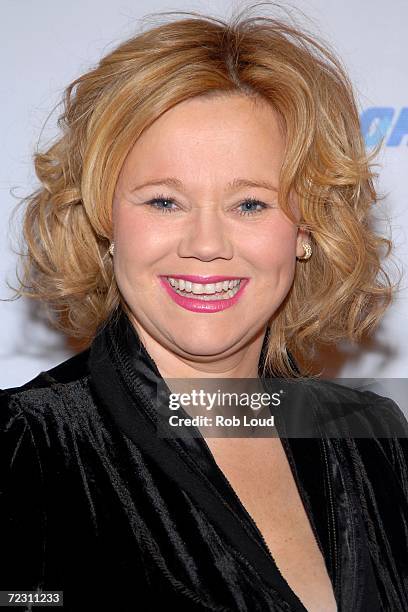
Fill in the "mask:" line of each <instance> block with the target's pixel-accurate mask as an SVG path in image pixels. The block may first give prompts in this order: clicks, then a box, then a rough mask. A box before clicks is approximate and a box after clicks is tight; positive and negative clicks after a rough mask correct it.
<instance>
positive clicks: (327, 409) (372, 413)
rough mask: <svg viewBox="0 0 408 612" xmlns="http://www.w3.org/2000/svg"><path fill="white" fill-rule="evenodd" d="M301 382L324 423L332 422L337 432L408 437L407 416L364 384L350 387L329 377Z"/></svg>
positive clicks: (391, 402)
mask: <svg viewBox="0 0 408 612" xmlns="http://www.w3.org/2000/svg"><path fill="white" fill-rule="evenodd" d="M300 385H301V387H302V388H303V391H304V392H305V393H306V397H307V398H308V399H309V401H312V402H313V403H314V407H316V408H317V411H318V416H319V418H320V419H321V422H322V424H323V426H324V425H326V424H327V425H329V422H330V425H331V427H332V428H333V429H332V431H333V432H334V433H340V434H344V435H346V433H347V432H348V433H349V434H350V436H351V437H355V438H357V437H367V438H391V437H402V438H408V421H407V418H406V416H405V414H404V412H403V410H402V409H401V408H400V406H399V405H398V404H397V403H396V402H395V401H394V400H393V399H392V398H390V397H386V396H385V395H381V394H380V393H377V392H375V391H373V390H370V389H367V388H364V385H361V386H348V385H347V384H346V383H344V384H343V383H340V382H337V381H333V380H327V379H312V378H310V379H307V378H304V379H301V380H300ZM375 386H376V385H374V387H375ZM378 387H379V388H380V385H378ZM330 431H331V430H328V432H330Z"/></svg>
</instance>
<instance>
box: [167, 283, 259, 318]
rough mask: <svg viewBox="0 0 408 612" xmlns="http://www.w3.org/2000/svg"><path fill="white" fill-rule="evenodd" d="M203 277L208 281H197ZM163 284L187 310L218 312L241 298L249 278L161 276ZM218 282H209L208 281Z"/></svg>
mask: <svg viewBox="0 0 408 612" xmlns="http://www.w3.org/2000/svg"><path fill="white" fill-rule="evenodd" d="M198 278H203V279H204V280H206V281H207V282H197V279H198ZM159 279H160V282H161V285H162V286H163V287H164V289H166V291H167V293H168V295H169V296H170V297H171V298H172V300H173V301H174V302H175V303H176V304H178V305H179V306H181V307H182V308H185V309H187V310H192V311H195V312H218V311H220V310H225V309H226V308H231V306H233V305H234V304H236V303H237V302H238V300H239V299H240V297H241V295H242V293H243V289H244V287H245V286H246V285H247V284H248V282H249V279H248V278H236V277H231V278H227V277H219V276H217V277H207V278H205V277H196V276H190V277H186V276H185V277H179V276H177V277H172V276H161V277H159ZM210 280H212V281H217V282H208V281H210Z"/></svg>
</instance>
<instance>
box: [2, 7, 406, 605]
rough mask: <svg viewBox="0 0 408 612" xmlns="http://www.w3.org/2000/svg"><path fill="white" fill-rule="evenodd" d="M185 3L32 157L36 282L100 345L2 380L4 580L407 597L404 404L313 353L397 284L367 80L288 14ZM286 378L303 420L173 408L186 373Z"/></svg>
mask: <svg viewBox="0 0 408 612" xmlns="http://www.w3.org/2000/svg"><path fill="white" fill-rule="evenodd" d="M192 15H193V16H192V17H190V18H186V19H181V20H177V21H172V22H169V23H167V24H162V25H159V26H156V27H153V28H151V29H150V30H146V31H144V32H143V33H140V34H138V35H137V36H135V37H134V38H132V39H130V40H128V41H126V42H125V43H123V44H122V45H120V46H119V47H118V48H117V49H115V50H114V51H112V52H111V53H110V54H109V55H107V56H106V57H104V58H103V59H102V60H101V61H100V63H99V65H98V66H97V67H96V68H95V69H94V70H92V71H90V72H88V73H87V74H84V75H83V76H81V77H80V78H78V79H77V80H76V81H74V82H73V83H72V84H71V85H70V86H69V87H68V89H67V91H66V97H65V111H64V113H63V115H62V117H61V119H60V122H59V123H60V126H61V127H62V129H63V134H62V135H61V137H60V138H59V139H58V140H57V141H56V142H55V143H54V144H53V146H51V148H50V149H49V150H48V151H46V152H44V153H37V154H36V155H35V167H36V172H37V175H38V177H39V179H40V181H41V183H42V187H41V188H40V189H39V190H38V191H36V192H35V193H34V194H32V196H31V197H29V198H28V203H27V204H28V205H27V210H26V213H25V220H24V237H25V241H26V244H27V257H26V259H25V270H24V276H23V279H22V283H21V287H20V288H19V289H18V293H19V295H29V296H30V297H33V298H37V299H40V300H42V301H43V303H45V304H47V305H48V306H49V308H50V311H51V312H52V313H54V318H53V321H54V323H55V325H56V326H58V327H59V328H60V329H62V330H63V331H64V332H66V333H67V334H68V335H70V336H72V337H77V338H79V339H80V340H81V341H82V342H83V343H84V346H83V347H82V348H83V350H82V351H81V352H79V353H78V354H77V355H76V356H74V357H72V358H71V359H69V360H67V361H66V362H64V363H62V364H60V365H58V366H56V367H55V368H53V369H51V370H49V371H47V372H42V373H40V374H39V375H38V376H37V377H36V378H35V379H34V380H32V381H30V382H28V383H26V384H25V385H23V386H22V387H19V388H14V389H7V390H4V391H3V392H2V402H3V405H2V407H1V412H0V414H1V423H2V426H1V431H2V436H1V453H2V464H1V465H2V482H1V490H2V500H3V501H2V505H1V513H2V516H1V523H0V524H1V527H2V534H1V535H2V570H1V573H0V576H1V583H2V584H1V585H0V586H1V588H2V589H8V590H10V589H15V590H29V591H30V590H31V591H36V592H37V597H39V596H40V594H41V592H42V591H63V603H64V609H65V610H102V609H103V610H104V609H106V610H115V611H117V610H156V609H162V607H163V606H164V605H174V606H177V609H179V610H188V611H190V610H234V611H235V610H250V611H254V610H262V611H263V610H274V611H275V610H276V611H283V610H285V611H289V610H290V611H304V610H309V611H312V612H323V611H325V612H332V611H334V610H339V611H343V610H344V611H347V612H348V611H350V610H353V611H357V610H358V611H360V610H367V611H368V610H369V611H370V612H372V611H376V610H393V611H403V610H406V609H408V592H407V591H408V589H407V587H408V542H407V533H408V479H407V453H408V447H407V443H406V439H405V437H403V436H406V431H407V430H406V428H405V426H406V422H405V419H404V417H403V416H402V413H401V412H400V411H399V409H398V407H397V406H396V404H395V403H394V402H392V401H391V400H389V399H387V398H383V397H381V396H379V395H376V394H375V393H372V392H369V391H361V390H360V391H358V390H353V389H348V388H346V387H343V386H341V385H338V384H335V383H330V382H328V381H322V380H319V378H318V376H316V375H314V374H313V373H312V367H311V364H312V361H311V359H312V356H313V348H314V346H315V344H316V342H317V340H319V341H322V342H335V341H338V340H340V339H341V338H344V337H348V338H349V339H358V338H360V337H361V336H362V334H363V333H364V332H366V331H368V330H369V329H371V328H372V327H373V326H374V325H375V324H376V323H377V322H378V321H379V319H380V317H381V315H382V313H383V312H384V310H385V308H386V307H387V306H388V304H389V303H390V300H391V296H392V289H393V287H392V285H391V283H390V280H389V278H388V276H387V275H386V274H384V267H383V263H382V261H381V249H382V247H383V246H386V247H390V246H391V245H390V242H389V241H388V240H387V239H385V238H382V237H380V236H378V235H377V234H375V233H374V231H373V230H372V228H371V227H370V225H369V223H368V221H369V215H370V214H371V205H372V204H373V203H374V202H375V201H376V199H377V196H376V192H375V190H374V187H373V174H372V172H371V170H370V165H369V161H370V159H369V158H368V157H367V155H366V152H365V148H364V143H363V141H362V138H361V135H360V130H359V120H358V112H357V109H356V103H355V100H354V94H353V90H352V87H351V85H350V83H349V81H348V79H347V76H346V74H345V72H344V70H343V68H342V67H341V65H340V63H339V61H338V60H337V59H336V58H335V57H334V56H333V54H332V53H331V52H330V51H329V50H328V48H327V47H326V46H324V45H323V44H322V43H320V42H317V40H316V39H314V38H312V37H310V36H309V35H307V34H306V33H305V32H302V31H301V30H300V29H296V28H295V27H294V26H289V25H287V24H285V23H284V22H283V21H278V20H274V19H270V18H262V19H259V18H257V17H248V18H243V16H242V15H240V16H238V18H236V19H235V20H232V21H231V22H230V23H229V24H227V23H224V22H223V21H221V20H217V19H213V18H210V17H205V16H201V15H197V14H195V13H194V14H192ZM217 294H218V295H217ZM193 295H194V297H192V296H193ZM296 361H298V362H299V364H300V362H301V361H303V362H304V363H305V365H304V366H303V371H302V372H301V371H300V369H299V368H300V367H301V366H300V365H299V366H298V365H297V364H296ZM277 377H280V382H282V389H281V390H282V391H285V393H287V395H286V396H285V397H286V400H285V402H284V403H283V404H282V410H281V411H280V420H279V423H280V426H279V428H278V432H279V433H281V432H286V434H287V435H285V436H281V437H279V436H276V435H275V436H273V435H271V433H270V432H269V433H266V434H265V435H263V436H261V437H255V436H246V437H234V436H233V435H232V434H231V430H229V433H228V432H227V433H225V431H221V432H218V434H217V435H214V436H209V437H208V438H207V439H205V438H204V436H203V435H202V434H201V432H200V429H199V428H197V427H195V426H191V425H189V424H188V422H186V424H185V425H184V426H182V427H181V429H180V430H179V431H178V432H177V433H174V431H173V430H172V429H171V426H170V422H169V420H167V421H166V412H165V408H166V407H168V406H169V398H170V393H171V392H172V391H175V390H176V380H177V379H183V380H184V381H188V380H192V379H203V380H204V381H205V380H207V381H208V380H211V379H216V380H224V381H228V380H231V379H234V380H236V379H243V380H244V381H245V380H250V379H251V380H252V379H255V380H258V381H261V383H262V385H263V388H264V389H268V388H269V387H268V385H270V384H272V383H273V382H274V379H275V378H277ZM283 383H285V384H286V387H285V389H283V386H284V385H283ZM306 408H309V411H307V410H306ZM295 409H296V410H297V412H296V410H295ZM312 413H313V415H314V416H313V419H311V421H312V423H311V424H312V426H313V427H315V426H316V427H317V430H315V431H318V432H320V434H321V435H319V434H317V435H314V436H310V435H306V434H304V432H305V429H303V425H302V426H300V425H299V420H298V419H299V418H300V419H302V418H303V419H304V417H305V416H307V420H309V418H310V415H311V414H312ZM180 414H182V415H184V416H186V415H187V412H186V411H181V412H179V415H180ZM347 414H352V415H353V418H355V420H354V421H353V427H355V426H356V424H358V425H359V429H358V432H359V433H358V436H352V435H344V429H343V425H344V421H342V420H341V419H340V417H343V416H344V415H347ZM289 415H294V421H293V422H294V423H295V427H294V429H293V430H292V431H291V432H289V431H288V428H289V426H290V424H291V423H290V418H292V417H290V418H289ZM337 416H338V417H339V418H338V419H337ZM283 417H284V418H283ZM293 422H292V424H293ZM340 422H341V423H342V425H341V426H340ZM309 425H310V423H309ZM159 426H160V428H161V429H160V432H161V433H160V435H159ZM325 427H327V431H326V430H325ZM281 428H282V429H281ZM353 431H356V430H354V429H353ZM302 432H303V435H302ZM396 432H398V436H399V437H397V435H396ZM349 433H350V432H349ZM351 433H353V432H351ZM182 434H183V435H182ZM191 434H193V435H191ZM327 434H329V435H327ZM301 438H303V439H301ZM362 438H365V439H362ZM54 601H55V600H54Z"/></svg>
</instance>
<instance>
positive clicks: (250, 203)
mask: <svg viewBox="0 0 408 612" xmlns="http://www.w3.org/2000/svg"><path fill="white" fill-rule="evenodd" d="M175 203H176V202H175V200H174V199H173V198H169V197H167V196H165V195H163V194H159V195H157V196H155V197H154V198H152V199H151V200H148V201H147V202H146V204H147V206H151V207H152V208H155V209H156V210H159V211H160V212H162V213H173V212H176V211H175V210H174V209H173V208H171V205H172V204H175ZM166 204H167V205H166ZM162 205H163V206H162ZM241 206H245V207H246V208H245V209H244V210H241V211H239V212H238V214H239V216H241V217H242V216H252V215H257V214H259V213H261V212H262V211H263V210H264V209H265V208H270V207H269V206H268V204H265V202H261V201H260V200H257V199H256V198H252V197H248V198H245V200H244V201H243V202H241V204H238V207H237V208H240V207H241ZM256 206H259V207H260V209H258V210H254V208H255V207H256ZM251 207H252V209H251Z"/></svg>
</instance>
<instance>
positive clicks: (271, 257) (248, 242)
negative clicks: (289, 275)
mask: <svg viewBox="0 0 408 612" xmlns="http://www.w3.org/2000/svg"><path fill="white" fill-rule="evenodd" d="M296 235H297V232H296V228H293V227H291V226H289V225H288V224H286V223H284V224H270V226H269V227H267V228H263V229H262V231H259V232H255V233H254V234H253V235H251V236H248V235H247V236H246V237H245V240H244V241H243V248H244V249H245V252H246V253H247V257H248V258H250V260H251V261H252V262H253V264H254V265H255V266H256V267H257V269H259V270H260V271H262V272H267V273H269V274H271V273H273V272H274V271H275V272H277V271H279V270H282V269H288V270H292V269H293V267H294V264H295V258H296Z"/></svg>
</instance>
